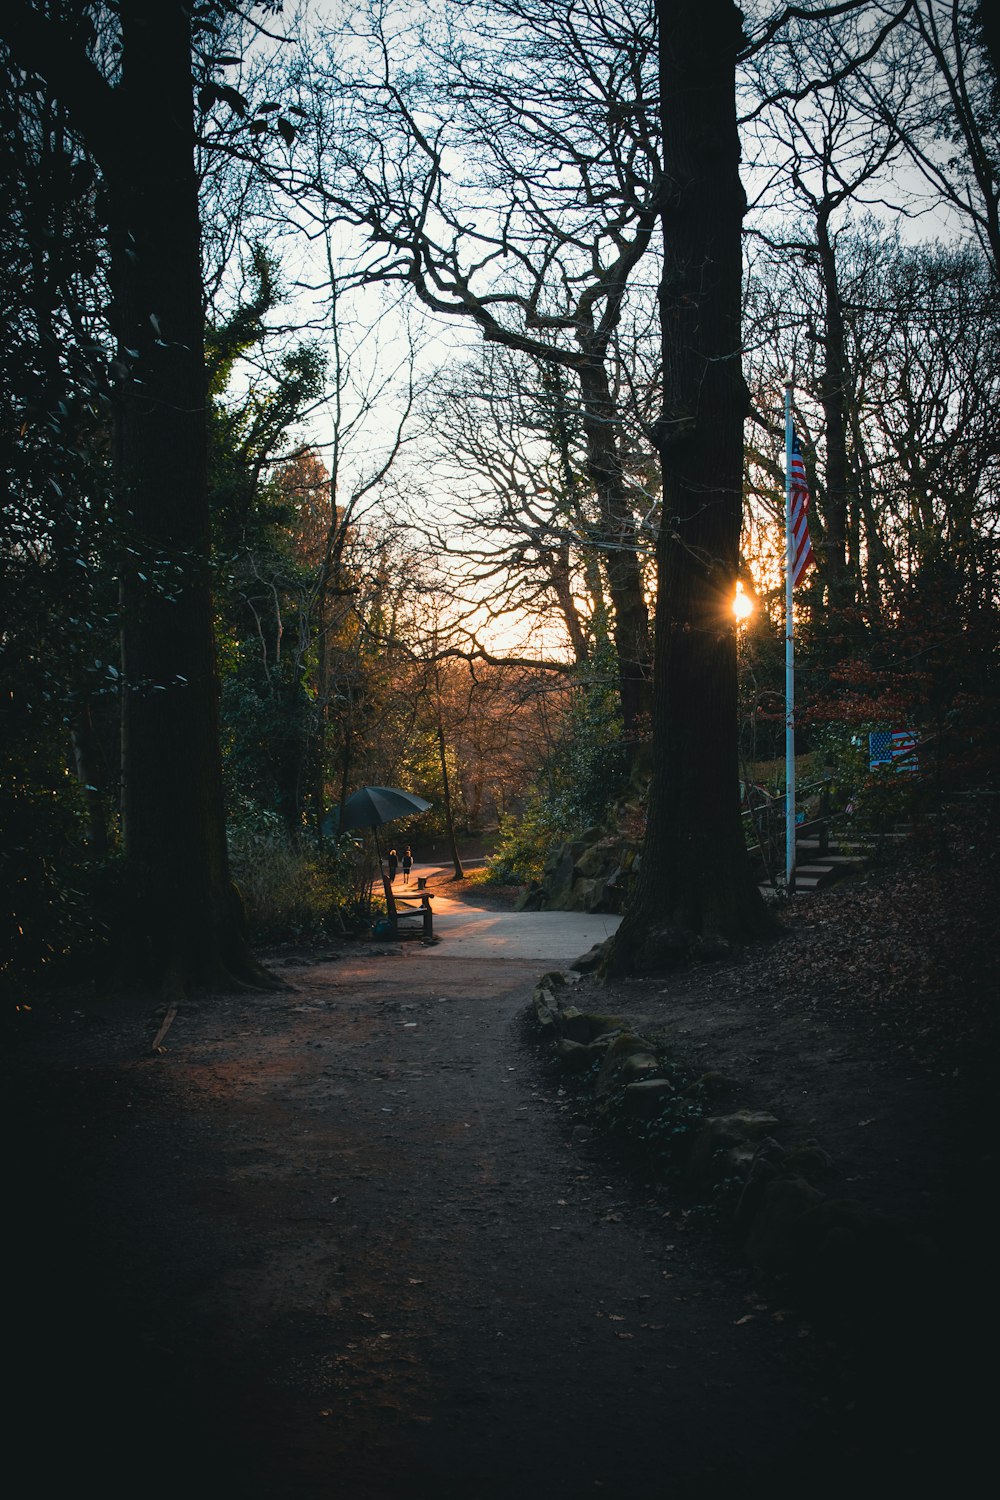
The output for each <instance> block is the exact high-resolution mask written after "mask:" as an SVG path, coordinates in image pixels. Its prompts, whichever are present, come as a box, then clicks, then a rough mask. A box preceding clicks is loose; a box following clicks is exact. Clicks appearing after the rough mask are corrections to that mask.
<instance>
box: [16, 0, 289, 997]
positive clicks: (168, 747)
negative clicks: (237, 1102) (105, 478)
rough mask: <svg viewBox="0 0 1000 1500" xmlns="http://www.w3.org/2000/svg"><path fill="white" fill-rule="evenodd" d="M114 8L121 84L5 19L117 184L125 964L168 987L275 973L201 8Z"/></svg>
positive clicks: (45, 26)
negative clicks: (221, 717) (215, 255)
mask: <svg viewBox="0 0 1000 1500" xmlns="http://www.w3.org/2000/svg"><path fill="white" fill-rule="evenodd" d="M118 8H119V13H120V17H121V28H122V54H121V76H120V81H119V82H116V83H115V84H114V86H112V85H111V84H109V83H108V82H107V81H106V80H105V78H104V77H103V76H102V75H101V74H100V72H99V71H98V69H97V68H96V67H95V66H94V65H93V63H92V62H91V61H90V59H89V57H88V56H87V54H86V52H85V50H84V48H83V46H82V45H75V44H74V45H70V44H68V43H67V38H66V35H65V33H64V32H62V31H61V30H60V29H59V28H57V27H56V26H54V25H52V24H51V23H50V22H49V21H48V20H47V18H46V17H45V16H44V15H43V14H42V13H41V12H40V11H38V10H36V9H35V8H34V7H33V6H31V5H28V4H26V3H23V0H13V3H12V5H11V8H10V9H9V10H8V12H7V16H6V18H5V20H4V21H3V22H2V23H0V25H2V27H3V35H4V38H5V40H7V41H8V42H9V44H10V45H11V48H12V51H13V54H14V57H15V60H16V61H17V63H18V65H19V66H22V67H24V68H25V69H26V70H27V71H29V72H32V73H35V74H37V75H38V76H40V77H42V78H43V79H45V80H46V83H47V84H48V86H49V87H50V88H51V89H52V92H53V93H54V94H55V95H56V96H58V97H60V98H61V99H62V100H63V102H64V103H65V105H66V107H67V109H68V110H69V113H70V117H71V119H72V121H73V124H74V126H75V128H76V129H77V130H78V131H79V132H80V134H81V135H82V136H83V138H84V139H85V141H86V143H87V145H88V147H89V148H90V149H91V150H92V152H93V154H94V156H95V158H96V159H97V161H98V163H99V164H100V167H101V171H102V175H103V178H104V184H105V188H106V195H107V216H108V224H109V231H108V233H109V241H110V244H111V252H112V274H113V306H112V323H113V328H114V332H115V335H116V338H117V340H118V345H119V360H118V368H119V371H120V379H119V391H118V403H117V413H116V415H117V423H118V439H117V451H116V481H117V490H118V496H119V508H120V513H119V526H120V528H121V535H122V540H123V546H122V555H123V558H124V559H125V563H124V565H123V571H122V604H123V645H122V652H123V663H124V671H123V677H124V688H123V692H124V701H123V717H122V723H123V774H124V786H123V824H124V843H125V858H126V876H125V886H124V900H123V910H122V913H121V927H122V931H121V934H120V936H121V953H122V971H123V972H122V978H123V981H124V982H125V983H128V984H133V983H142V984H148V983H153V984H157V985H161V986H163V987H164V988H166V989H170V990H175V989H178V988H182V987H184V986H186V985H187V984H189V983H199V984H231V983H232V982H233V981H234V980H239V981H243V982H251V983H264V982H269V981H268V976H267V975H266V974H265V973H264V971H263V970H262V969H260V968H259V966H258V965H257V964H256V963H255V962H254V960H253V959H252V957H251V955H250V951H249V947H248V943H247V939H246V933H245V925H244V921H243V912H242V904H241V902H240V899H239V896H238V893H237V892H236V891H235V889H234V887H233V885H232V882H231V879H230V875H229V865H228V856H227V851H226V836H225V820H224V811H223V799H222V773H221V759H220V753H219V737H218V680H217V674H216V666H215V647H214V638H213V629H212V600H211V592H210V558H209V550H210V549H209V511H208V448H207V443H208V438H207V422H206V378H205V339H204V315H203V293H202V283H201V233H200V223H199V215H198V184H197V180H196V176H195V159H194V146H195V136H194V103H193V84H192V71H191V19H190V10H189V7H188V6H187V5H186V4H184V3H183V0H121V3H120V5H119V7H118Z"/></svg>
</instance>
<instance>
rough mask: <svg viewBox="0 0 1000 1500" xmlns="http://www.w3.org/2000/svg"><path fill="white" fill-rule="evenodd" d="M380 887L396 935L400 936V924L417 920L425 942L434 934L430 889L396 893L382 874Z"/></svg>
mask: <svg viewBox="0 0 1000 1500" xmlns="http://www.w3.org/2000/svg"><path fill="white" fill-rule="evenodd" d="M382 889H383V890H384V891H385V910H386V915H387V916H388V918H389V922H390V925H391V927H392V930H393V932H394V933H395V934H396V936H397V937H398V936H401V932H400V928H401V926H402V924H404V923H407V922H419V923H420V924H421V929H422V931H421V937H422V938H423V939H424V941H425V942H429V941H430V940H431V939H432V938H433V936H434V913H433V911H432V910H431V893H430V891H420V892H419V893H418V894H414V895H412V896H410V895H406V896H403V895H400V894H397V892H396V891H394V890H393V888H392V886H391V885H390V884H389V879H388V877H387V876H386V875H384V874H383V876H382Z"/></svg>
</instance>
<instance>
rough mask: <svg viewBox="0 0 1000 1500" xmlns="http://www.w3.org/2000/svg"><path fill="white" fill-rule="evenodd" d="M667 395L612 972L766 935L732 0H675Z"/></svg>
mask: <svg viewBox="0 0 1000 1500" xmlns="http://www.w3.org/2000/svg"><path fill="white" fill-rule="evenodd" d="M658 12H659V22H660V98H661V106H660V107H661V110H662V121H663V151H664V203H663V240H664V270H663V280H662V283H661V287H660V315H661V325H662V334H663V365H664V403H663V416H662V419H661V424H660V432H659V446H660V456H661V462H662V467H663V521H662V525H661V528H660V537H659V543H658V552H657V566H658V574H659V587H658V593H657V605H656V655H655V666H654V708H653V743H654V771H653V779H652V784H651V787H650V795H649V808H648V819H647V832H646V840H645V846H644V851H643V858H642V866H641V871H640V875H639V880H638V885H637V889H636V891H635V893H634V896H633V899H632V901H631V903H630V905H629V908H628V910H627V911H626V913H625V916H624V918H623V921H622V925H621V927H620V929H619V931H618V934H617V935H616V938H615V940H614V942H613V944H612V946H611V949H610V953H609V958H608V962H607V968H608V971H609V972H610V973H623V972H628V971H630V970H641V969H646V968H653V967H657V966H662V965H664V964H667V963H670V962H676V961H677V960H679V959H680V958H682V957H683V956H685V955H686V954H688V953H689V952H691V951H692V949H694V950H695V951H697V950H698V949H699V948H700V949H701V951H703V952H717V951H719V948H720V945H721V943H722V942H724V941H728V940H742V939H748V938H752V937H754V936H757V935H759V934H762V933H764V932H765V931H767V930H768V929H769V927H770V918H769V915H768V912H767V909H766V907H765V905H764V902H763V899H762V897H761V895H760V892H759V890H758V889H757V886H756V883H755V881H754V879H753V876H752V874H751V870H750V865H749V862H748V859H747V855H746V849H745V846H744V840H743V835H742V829H741V824H740V808H739V768H738V759H737V691H736V632H735V628H734V620H733V614H732V607H731V606H732V598H733V594H734V592H735V580H736V572H737V563H738V553H739V535H740V518H741V510H742V474H743V420H744V416H745V414H746V410H747V395H746V387H745V385H744V381H743V375H742V370H741V363H740V304H741V274H742V258H741V231H742V220H743V214H744V211H745V206H746V200H745V197H744V193H743V188H742V185H741V183H740V177H739V159H740V147H739V136H738V133H737V127H736V106H735V61H736V54H737V50H738V48H739V46H740V42H741V38H742V24H741V16H740V12H739V11H738V9H737V8H736V6H735V5H734V4H733V3H732V0H660V3H659V5H658Z"/></svg>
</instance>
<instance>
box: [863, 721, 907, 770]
mask: <svg viewBox="0 0 1000 1500" xmlns="http://www.w3.org/2000/svg"><path fill="white" fill-rule="evenodd" d="M916 749H917V737H916V735H915V734H914V732H913V730H912V729H877V730H875V731H874V733H872V734H870V735H869V736H868V769H869V770H870V771H874V770H876V768H877V767H878V766H895V768H896V770H897V771H915V770H916V769H917V756H916Z"/></svg>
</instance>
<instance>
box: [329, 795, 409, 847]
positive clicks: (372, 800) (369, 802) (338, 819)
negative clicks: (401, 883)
mask: <svg viewBox="0 0 1000 1500" xmlns="http://www.w3.org/2000/svg"><path fill="white" fill-rule="evenodd" d="M430 805H431V804H430V803H429V802H427V801H426V800H425V799H424V798H423V797H418V796H417V795H416V793H415V792H404V791H402V790H401V789H400V788H399V787H398V786H363V787H362V788H361V790H360V791H358V792H352V794H351V795H350V797H348V798H347V801H346V802H345V803H344V805H343V807H342V808H339V809H338V810H337V811H336V812H333V813H331V814H330V816H329V818H328V819H327V825H328V827H327V831H328V832H334V831H335V832H339V833H346V832H347V830H348V829H349V828H380V827H381V826H382V824H383V823H392V822H393V821H394V820H395V819H396V818H412V817H413V815H414V814H415V813H422V812H426V811H427V809H428V808H429V807H430ZM375 852H376V854H378V858H379V864H381V863H382V854H381V851H380V850H379V847H378V834H376V835H375Z"/></svg>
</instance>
